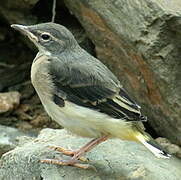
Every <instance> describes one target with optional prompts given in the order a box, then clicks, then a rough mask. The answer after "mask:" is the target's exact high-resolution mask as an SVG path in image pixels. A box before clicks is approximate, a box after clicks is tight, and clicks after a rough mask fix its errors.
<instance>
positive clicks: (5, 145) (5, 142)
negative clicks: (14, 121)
mask: <svg viewBox="0 0 181 180" xmlns="http://www.w3.org/2000/svg"><path fill="white" fill-rule="evenodd" d="M20 136H25V133H23V132H20V131H19V130H18V129H15V128H11V127H7V126H2V125H0V157H1V155H2V154H4V153H5V152H8V151H10V150H12V149H14V148H15V147H16V145H17V139H16V138H17V137H20Z"/></svg>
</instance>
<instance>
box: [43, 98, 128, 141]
mask: <svg viewBox="0 0 181 180" xmlns="http://www.w3.org/2000/svg"><path fill="white" fill-rule="evenodd" d="M42 103H43V105H44V107H45V110H46V111H47V113H48V114H49V116H50V117H51V118H52V119H53V120H55V121H56V122H57V123H59V124H60V125H61V126H63V127H64V128H66V129H67V130H69V131H70V132H72V133H74V134H77V135H80V136H83V137H92V138H98V137H101V136H103V135H110V136H112V137H118V138H121V139H129V138H127V137H126V136H129V135H128V134H129V132H128V131H129V124H128V123H126V122H125V121H124V120H120V119H113V118H111V117H109V116H108V115H106V114H103V113H100V112H98V111H95V110H92V109H89V108H85V107H81V106H78V105H76V104H74V103H71V102H65V106H64V107H59V106H58V105H56V104H55V103H54V102H53V101H50V100H48V101H46V102H42Z"/></svg>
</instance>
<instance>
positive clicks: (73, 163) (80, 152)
mask: <svg viewBox="0 0 181 180" xmlns="http://www.w3.org/2000/svg"><path fill="white" fill-rule="evenodd" d="M107 139H108V136H103V137H100V138H96V139H93V140H92V141H90V142H88V143H87V144H86V145H84V146H83V147H82V148H80V149H79V150H77V151H69V150H65V149H63V148H61V147H55V148H54V149H55V150H57V151H60V152H62V153H63V154H65V155H68V156H72V158H71V159H70V160H56V159H45V160H41V162H44V163H49V164H57V165H66V166H75V167H79V168H83V169H88V168H90V165H88V164H80V163H77V161H78V160H81V157H82V155H83V154H85V153H86V152H88V151H90V150H91V149H93V148H94V147H95V146H97V145H98V144H100V143H101V142H104V141H106V140H107ZM52 148H53V147H52Z"/></svg>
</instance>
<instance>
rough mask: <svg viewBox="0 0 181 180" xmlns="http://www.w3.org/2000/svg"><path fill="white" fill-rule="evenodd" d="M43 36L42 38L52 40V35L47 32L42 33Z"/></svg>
mask: <svg viewBox="0 0 181 180" xmlns="http://www.w3.org/2000/svg"><path fill="white" fill-rule="evenodd" d="M41 38H42V39H43V40H44V41H48V40H50V35H49V34H47V33H42V34H41Z"/></svg>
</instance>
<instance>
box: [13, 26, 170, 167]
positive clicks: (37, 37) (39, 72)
mask: <svg viewBox="0 0 181 180" xmlns="http://www.w3.org/2000/svg"><path fill="white" fill-rule="evenodd" d="M11 27H13V28H15V29H16V30H18V31H20V32H21V33H23V34H24V35H26V36H28V38H29V39H30V40H31V41H32V42H33V43H34V44H35V45H36V47H37V48H38V50H39V52H38V54H37V55H36V57H35V59H34V60H33V63H32V67H31V81H32V84H33V86H34V88H35V90H36V92H37V93H38V96H39V98H40V100H41V102H42V104H43V106H44V108H45V110H46V112H47V113H48V115H49V116H50V117H51V118H52V119H53V120H55V121H56V122H57V123H59V124H60V125H61V126H63V127H64V128H66V129H67V130H68V131H70V132H72V133H74V134H77V135H79V136H82V137H90V138H93V140H92V141H90V142H89V143H87V144H86V145H85V146H83V147H82V148H80V149H79V150H77V151H69V150H65V149H63V148H61V147H55V148H54V149H55V150H57V151H61V152H63V153H64V154H65V155H70V156H72V158H71V159H69V160H66V161H65V160H64V161H63V160H55V159H45V160H42V162H46V163H52V164H59V165H71V166H76V167H83V168H84V166H83V164H81V163H80V164H79V163H78V160H81V157H82V155H83V154H85V153H86V152H88V151H90V150H91V149H92V148H93V147H95V146H96V145H98V144H99V143H101V142H103V141H105V140H107V139H108V138H120V139H122V140H131V141H136V142H140V143H142V144H143V145H145V147H147V148H148V149H149V150H150V151H151V152H152V153H153V154H154V155H156V156H157V157H160V158H168V157H170V155H169V154H167V153H166V152H165V151H164V150H162V148H161V147H160V146H159V145H158V144H156V143H155V141H154V140H153V139H152V138H151V136H150V135H148V134H147V133H146V132H144V126H143V124H142V121H145V120H146V117H144V116H142V115H141V112H140V106H138V105H137V104H136V103H135V102H134V101H133V100H132V99H131V98H130V97H129V96H128V94H127V92H126V91H125V90H124V89H123V87H122V85H121V84H120V82H119V80H118V79H117V78H116V77H115V76H114V75H113V73H112V72H111V71H110V70H109V69H108V68H107V67H106V66H105V65H104V64H102V63H101V62H100V61H99V60H98V59H96V58H95V57H93V56H91V55H90V54H89V53H87V52H86V51H85V50H84V49H82V48H81V47H80V46H79V44H78V43H77V41H76V40H75V38H74V36H73V35H72V33H71V32H70V31H69V30H68V29H67V28H65V27H64V26H62V25H59V24H55V23H42V24H37V25H31V26H24V25H17V24H13V25H11ZM85 167H86V166H85Z"/></svg>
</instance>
